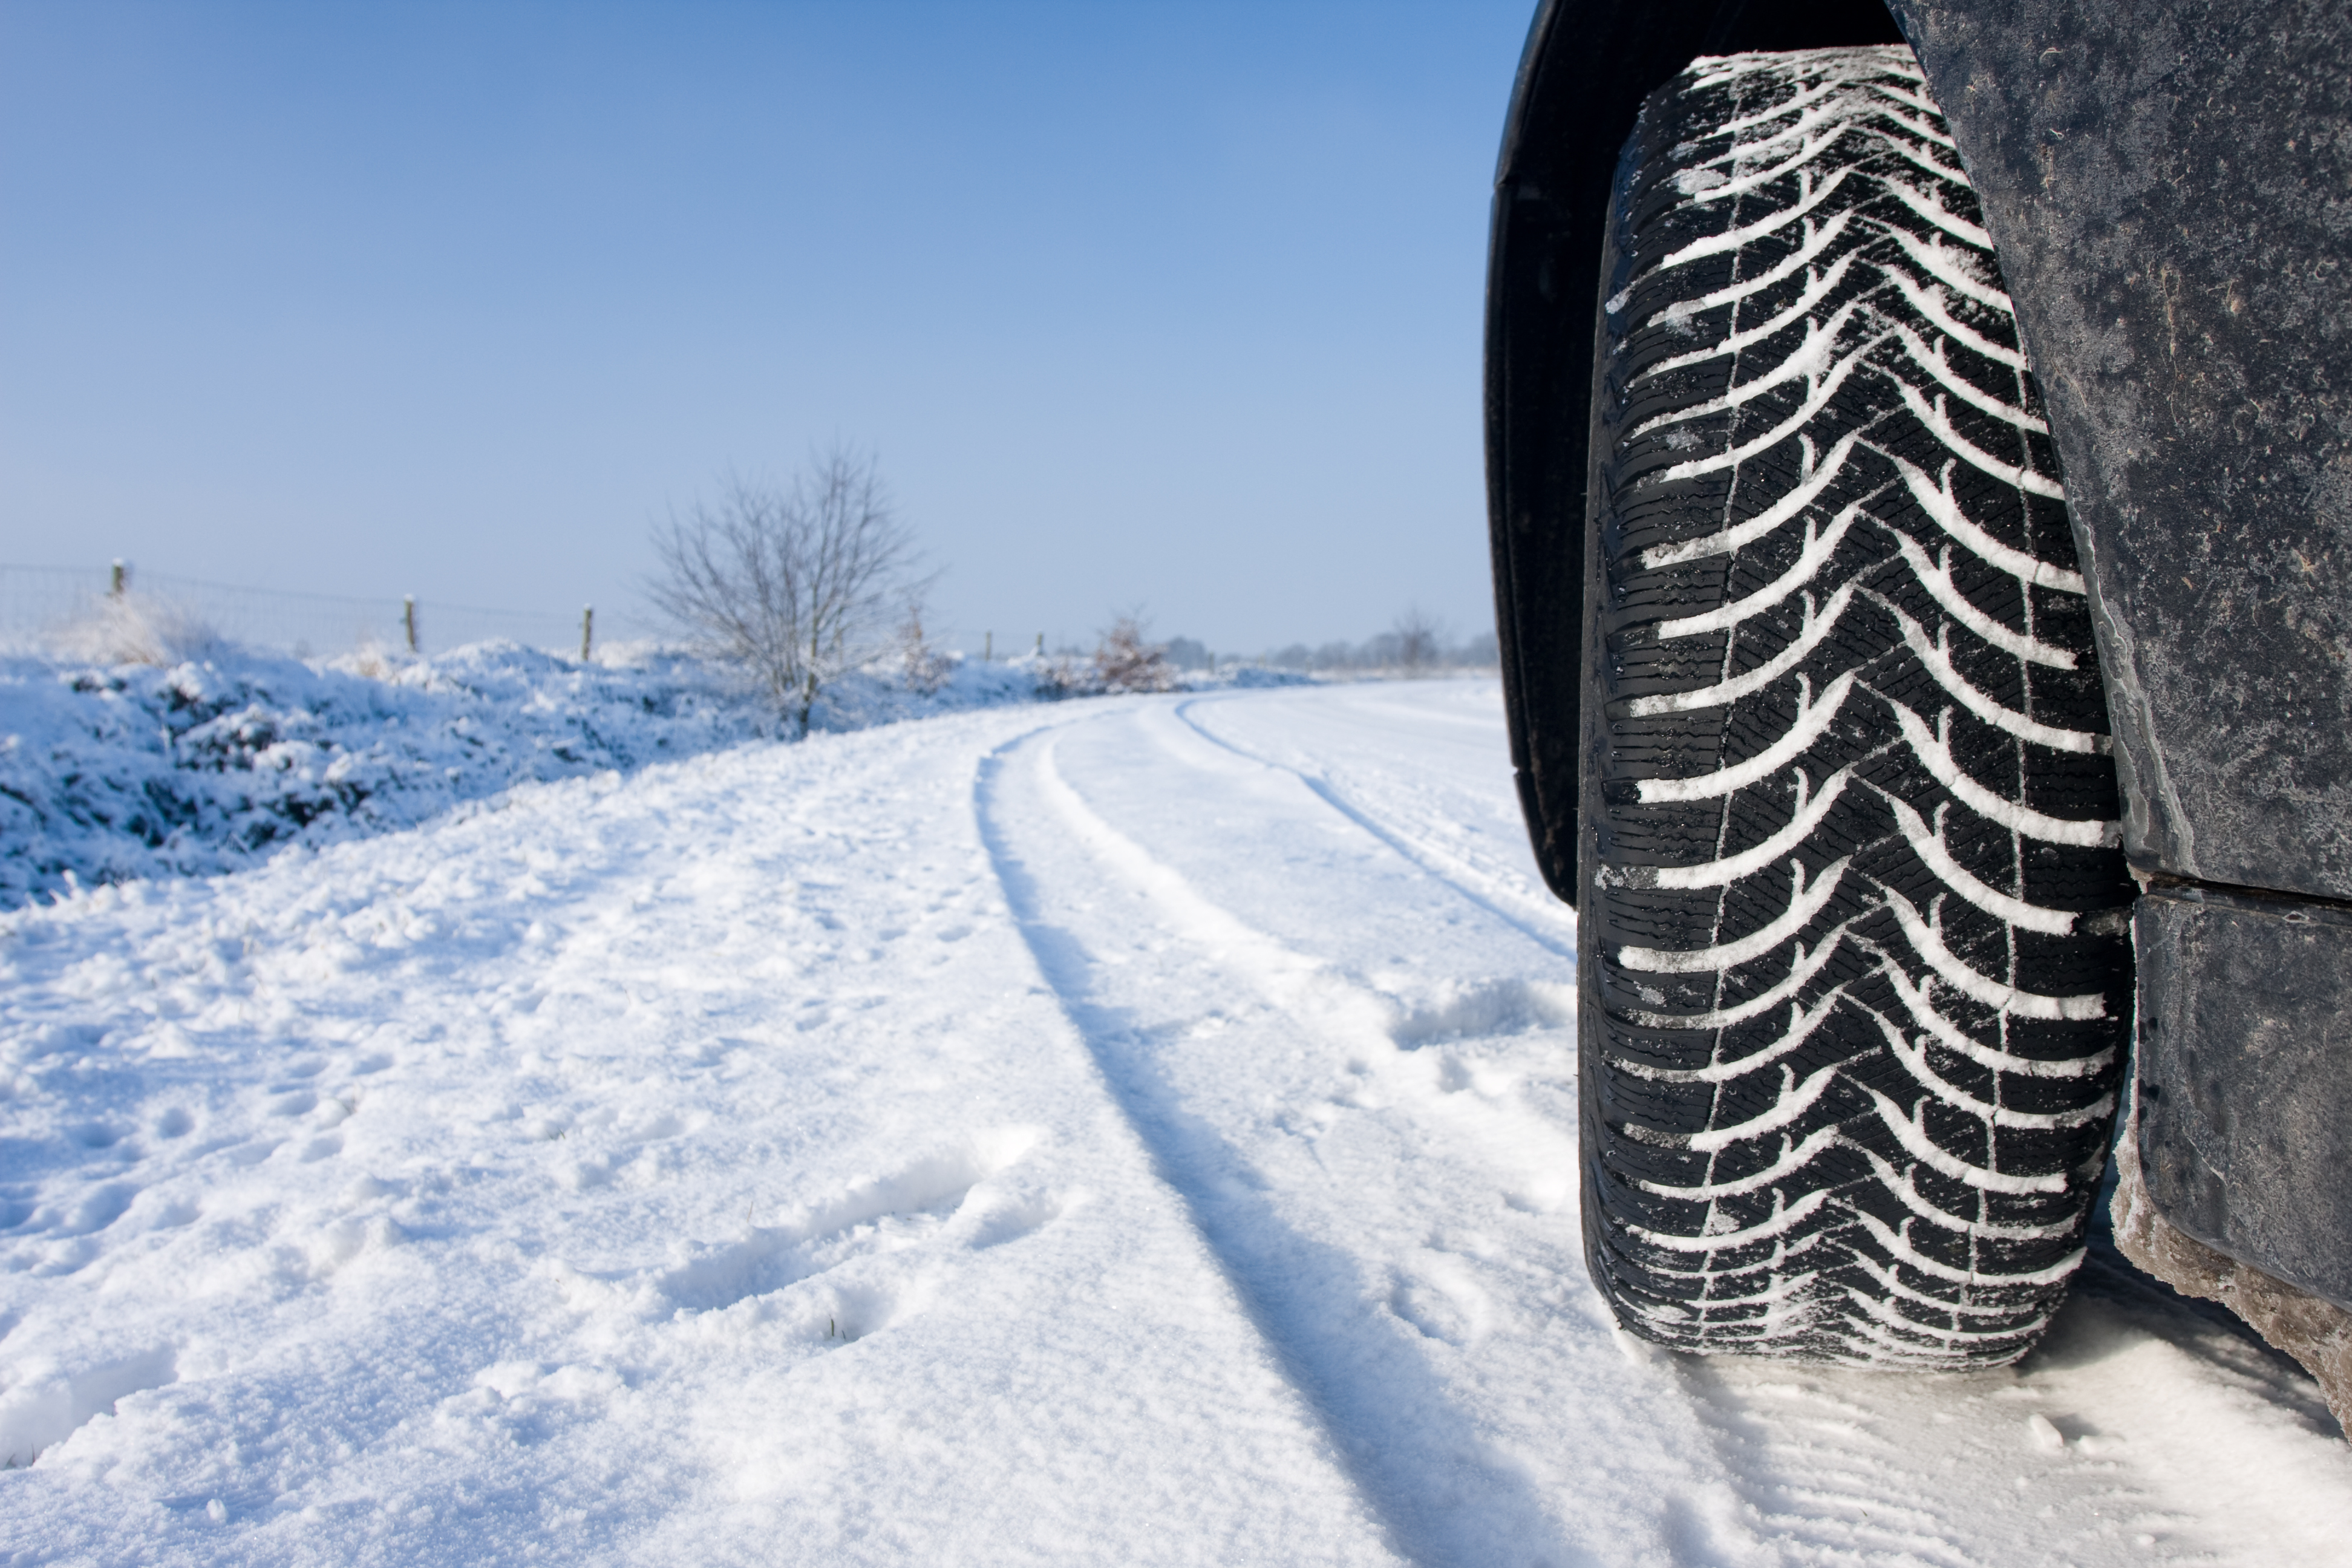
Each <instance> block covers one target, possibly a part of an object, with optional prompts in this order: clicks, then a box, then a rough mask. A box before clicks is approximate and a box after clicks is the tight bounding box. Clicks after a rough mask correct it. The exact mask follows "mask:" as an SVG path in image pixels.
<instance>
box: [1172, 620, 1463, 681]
mask: <svg viewBox="0 0 2352 1568" xmlns="http://www.w3.org/2000/svg"><path fill="white" fill-rule="evenodd" d="M1165 652H1166V654H1167V658H1168V662H1169V663H1170V664H1172V665H1174V666H1175V667H1176V668H1179V669H1205V668H1209V667H1210V665H1211V663H1212V662H1215V663H1220V664H1223V663H1230V662H1232V661H1233V660H1234V659H1235V658H1245V659H1247V660H1248V662H1250V663H1254V664H1263V665H1266V666H1269V667H1271V668H1276V669H1299V670H1309V671H1315V670H1320V671H1326V672H1328V673H1331V674H1341V675H1350V674H1352V675H1372V674H1391V675H1428V674H1434V673H1436V672H1438V671H1440V670H1449V669H1492V668H1495V666H1496V664H1497V663H1498V662H1499V661H1500V660H1501V658H1502V652H1501V649H1500V648H1499V647H1497V646H1496V641H1495V634H1494V633H1493V632H1490V631H1482V632H1474V633H1472V634H1471V635H1470V636H1468V637H1463V638H1461V639H1460V640H1459V641H1456V640H1454V638H1453V637H1449V636H1448V635H1447V632H1446V629H1445V627H1444V626H1443V625H1441V624H1440V623H1438V622H1437V621H1434V620H1433V619H1431V618H1430V617H1429V616H1425V615H1423V614H1422V613H1421V612H1420V611H1418V610H1407V611H1406V612H1405V613H1404V614H1403V615H1402V616H1398V617H1397V618H1396V622H1395V624H1394V625H1392V626H1390V627H1389V629H1388V630H1386V631H1384V632H1375V633H1374V634H1372V635H1371V636H1370V637H1366V638H1365V639H1364V640H1363V641H1362V642H1327V643H1325V644H1323V645H1322V646H1321V647H1308V646H1307V644H1305V643H1292V644H1291V645H1290V646H1289V647H1280V648H1274V649H1271V650H1269V651H1267V652H1265V653H1261V654H1255V655H1240V654H1234V653H1225V652H1217V653H1214V654H1213V653H1212V651H1211V650H1210V649H1209V648H1208V647H1204V646H1203V645H1202V644H1201V643H1199V642H1197V641H1195V640H1194V639H1193V638H1192V637H1171V638H1170V639H1169V640H1168V643H1167V646H1166V649H1165Z"/></svg>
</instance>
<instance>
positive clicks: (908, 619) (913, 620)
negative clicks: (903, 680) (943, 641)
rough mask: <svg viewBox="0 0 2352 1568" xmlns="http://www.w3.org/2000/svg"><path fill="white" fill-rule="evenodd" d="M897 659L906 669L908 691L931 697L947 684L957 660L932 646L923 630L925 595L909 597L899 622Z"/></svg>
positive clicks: (911, 595) (917, 594) (910, 595)
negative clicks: (903, 614)
mask: <svg viewBox="0 0 2352 1568" xmlns="http://www.w3.org/2000/svg"><path fill="white" fill-rule="evenodd" d="M898 655H899V658H900V659H901V660H902V661H903V662H904V663H905V665H906V668H907V689H908V690H909V691H918V692H920V693H922V694H923V695H924V696H926V697H929V695H930V694H931V693H932V692H934V691H937V690H938V689H940V687H942V686H944V685H946V684H947V679H948V677H949V676H950V674H952V673H953V672H954V670H955V660H954V659H953V658H950V657H949V656H948V655H947V654H946V653H945V652H943V651H942V650H940V648H937V647H932V646H931V639H930V637H929V636H928V635H927V634H926V633H925V632H924V630H923V595H921V594H919V593H916V594H909V595H908V596H907V613H906V615H905V616H903V617H902V618H901V619H900V620H899V622H898Z"/></svg>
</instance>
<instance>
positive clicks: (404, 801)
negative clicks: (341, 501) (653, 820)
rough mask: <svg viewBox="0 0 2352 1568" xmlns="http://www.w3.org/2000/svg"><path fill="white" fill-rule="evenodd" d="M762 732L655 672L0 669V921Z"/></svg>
mask: <svg viewBox="0 0 2352 1568" xmlns="http://www.w3.org/2000/svg"><path fill="white" fill-rule="evenodd" d="M363 664H366V665H370V666H372V667H373V668H379V669H383V670H384V671H385V678H384V679H371V677H370V675H369V674H367V673H362V665H363ZM758 728H759V726H758V714H757V712H756V710H753V709H751V708H750V707H749V706H748V705H746V704H744V703H743V702H741V701H740V700H738V699H736V698H734V697H733V696H731V695H730V692H729V690H728V689H727V688H726V687H725V685H724V684H723V683H722V681H721V680H720V679H719V677H718V675H717V673H716V672H714V671H712V670H711V669H710V668H709V667H708V666H707V665H704V664H703V663H701V662H700V661H699V660H696V659H693V658H686V657H684V656H681V655H677V654H672V653H660V652H653V651H646V652H644V653H642V654H640V655H639V657H637V658H635V659H634V660H629V661H626V662H614V663H598V664H588V665H583V664H578V663H574V662H572V661H569V660H565V659H561V658H554V657H552V656H550V655H548V654H543V653H539V652H536V651H533V650H531V649H528V648H523V647H517V646H515V645H514V644H512V643H506V642H491V643H481V644H477V645H475V646H473V647H466V648H460V649H457V651H455V652H453V653H450V654H447V655H444V656H441V657H438V658H433V659H429V660H425V659H404V660H401V661H399V662H397V663H387V662H386V656H383V655H380V654H375V655H359V656H352V658H346V659H343V660H340V661H337V662H334V663H328V664H315V665H314V664H304V663H300V662H298V661H296V660H294V659H289V658H270V657H266V656H260V655H254V654H247V653H240V652H236V651H235V650H231V649H227V648H225V647H216V648H215V654H214V657H212V658H205V659H203V660H201V661H199V660H188V661H185V662H180V663H176V664H173V665H169V666H161V665H152V664H136V663H120V664H114V665H111V666H99V665H87V664H78V663H74V662H70V661H61V660H56V659H47V658H10V659H5V660H0V907H7V906H14V905H17V904H21V903H23V902H25V901H26V900H28V899H30V898H33V897H35V896H37V895H38V894H41V893H43V892H50V891H56V890H59V889H65V888H68V887H70V886H73V885H74V884H76V883H77V882H79V883H91V882H112V881H121V880H124V879H130V878H138V877H151V876H159V875H172V874H181V875H185V874H191V873H193V874H209V873H213V872H218V871H227V870H233V869H236V868H238V867H240V866H244V865H247V864H251V863H252V862H254V861H255V860H256V859H257V858H260V857H262V856H264V855H267V854H268V853H271V852H274V851H275V850H278V849H279V848H281V847H285V846H288V845H292V844H308V845H320V844H325V843H330V842H333V841H335V840H337V839H340V838H345V837H356V836H359V835H363V834H367V833H373V832H380V831H383V830H384V829H387V828H396V827H406V826H414V825H415V824H416V823H420V822H423V821H425V819H427V818H429V817H432V816H437V815H439V814H440V813H441V812H444V811H446V810H447V809H449V808H450V807H451V806H453V805H457V804H458V803H460V802H463V801H467V800H475V799H479V798H481V797H483V796H486V795H495V794H496V793H498V792H499V791H500V790H503V789H506V788H508V787H509V786H510V785H513V784H521V783H525V782H527V781H531V780H541V779H555V778H564V777H570V776H572V775H576V774H581V773H597V772H601V771H604V770H606V769H618V770H624V771H625V770H629V769H634V768H636V767H640V766H643V765H644V764H645V763H650V762H656V761H660V760H664V759H667V758H672V757H682V756H690V755H693V754H695V753H697V752H706V751H709V750H711V749H712V748H714V747H718V746H724V745H730V744H733V743H735V742H739V741H742V740H745V739H748V738H750V737H751V736H752V735H754V734H756V733H757V732H758Z"/></svg>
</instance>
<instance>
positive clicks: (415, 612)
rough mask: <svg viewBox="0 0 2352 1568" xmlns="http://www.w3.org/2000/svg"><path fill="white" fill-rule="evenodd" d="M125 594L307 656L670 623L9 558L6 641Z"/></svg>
mask: <svg viewBox="0 0 2352 1568" xmlns="http://www.w3.org/2000/svg"><path fill="white" fill-rule="evenodd" d="M122 595H132V596H134V597H135V598H137V599H138V600H140V601H142V602H144V603H147V604H150V605H156V606H159V607H162V608H163V609H166V610H168V611H169V612H170V613H171V614H172V615H173V616H175V617H177V619H178V620H179V621H180V622H181V623H183V624H184V625H185V626H189V627H192V628H201V631H202V632H203V633H205V634H208V635H210V636H213V637H219V638H221V639H222V640H225V641H227V642H232V643H237V644H241V645H243V646H244V647H252V648H266V649H269V650H272V651H275V652H278V653H290V654H292V655H294V656H295V657H297V658H332V657H333V656H335V655H337V654H342V653H349V652H352V650H354V649H357V648H361V647H383V648H404V647H414V648H415V649H416V651H418V652H420V653H428V654H429V653H436V652H445V651H446V650H447V649H450V648H453V647H463V646H464V645H466V644H467V643H474V642H483V641H487V640H488V639H490V638H492V637H505V638H508V639H509V640H511V641H514V642H518V643H520V644H522V645H523V646H525V647H537V648H544V649H546V650H547V651H549V652H551V653H563V654H571V655H574V656H576V655H578V654H580V653H581V652H582V651H583V648H584V647H587V646H588V645H589V642H590V637H591V633H592V631H593V642H594V643H596V644H603V643H605V642H608V641H614V640H619V639H623V638H628V637H650V636H654V635H656V634H657V633H658V632H659V630H660V628H659V627H657V626H653V625H650V624H648V623H646V622H644V621H642V620H639V619H637V618H636V617H633V616H616V615H614V614H612V613H610V612H608V611H604V610H597V611H594V612H593V622H592V620H591V618H590V612H588V611H586V610H585V609H584V608H583V612H582V613H580V614H575V615H570V616H566V615H562V614H548V613H545V612H541V611H533V610H497V609H485V608H483V607H481V606H479V605H449V604H443V603H441V602H439V601H437V600H430V599H411V598H407V597H405V596H395V595H385V596H384V597H383V598H376V599H362V598H351V597H345V596H342V595H333V594H289V593H283V592H280V591H278V590H276V589H269V588H245V587H238V586H236V585H234V584H226V583H207V582H205V581H203V580H202V579H199V578H194V577H180V576H175V575H173V574H170V573H165V572H146V571H138V572H133V571H131V570H130V569H128V568H125V567H123V566H121V565H111V566H99V567H81V566H11V565H5V564H0V646H5V647H10V648H16V649H37V648H44V647H56V646H58V645H60V644H61V643H63V642H65V641H68V640H69V639H70V638H71V637H72V636H73V633H74V631H75V629H76V628H77V627H78V626H87V625H89V623H91V622H92V621H93V620H94V619H95V618H96V617H97V616H99V615H100V613H101V612H102V611H103V610H104V608H105V606H106V605H107V602H108V601H109V600H110V599H116V598H120V597H121V596H122Z"/></svg>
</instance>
